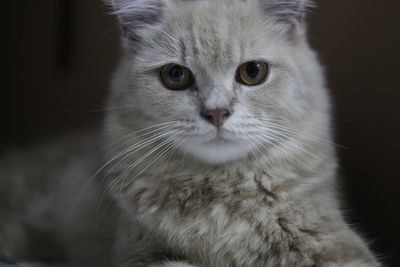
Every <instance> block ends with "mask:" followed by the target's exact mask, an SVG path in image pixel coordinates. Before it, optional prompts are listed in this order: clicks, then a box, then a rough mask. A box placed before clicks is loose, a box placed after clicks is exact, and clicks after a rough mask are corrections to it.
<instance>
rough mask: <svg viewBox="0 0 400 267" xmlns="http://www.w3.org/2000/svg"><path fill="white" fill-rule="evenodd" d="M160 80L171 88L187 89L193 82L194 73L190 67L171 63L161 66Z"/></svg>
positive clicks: (176, 89)
mask: <svg viewBox="0 0 400 267" xmlns="http://www.w3.org/2000/svg"><path fill="white" fill-rule="evenodd" d="M160 80H161V83H162V84H163V85H164V86H165V87H166V88H167V89H169V90H175V91H178V90H185V89H187V88H188V87H189V86H191V85H192V84H193V74H192V72H191V71H190V70H189V69H188V68H186V67H184V66H181V65H178V64H173V63H171V64H167V65H165V66H163V67H162V68H161V70H160Z"/></svg>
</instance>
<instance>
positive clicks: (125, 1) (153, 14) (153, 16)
mask: <svg viewBox="0 0 400 267" xmlns="http://www.w3.org/2000/svg"><path fill="white" fill-rule="evenodd" d="M104 2H105V3H106V5H108V6H109V7H110V8H111V10H112V12H111V14H113V15H116V16H117V17H118V20H119V23H120V24H121V26H122V30H123V33H124V36H125V37H127V38H129V39H132V40H136V39H137V36H136V31H137V30H138V29H140V28H143V27H145V26H146V25H151V24H155V23H157V22H158V21H159V20H160V19H161V16H162V9H163V3H162V1H161V0H104Z"/></svg>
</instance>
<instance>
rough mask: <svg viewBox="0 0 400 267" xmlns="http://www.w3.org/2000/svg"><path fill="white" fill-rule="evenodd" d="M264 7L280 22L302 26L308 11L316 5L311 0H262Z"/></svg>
mask: <svg viewBox="0 0 400 267" xmlns="http://www.w3.org/2000/svg"><path fill="white" fill-rule="evenodd" d="M261 2H262V6H263V8H264V9H265V10H266V11H267V12H268V14H271V15H272V16H274V17H275V18H276V19H277V21H278V22H282V23H285V24H289V25H292V26H293V25H294V26H296V27H298V26H302V25H303V23H304V18H305V15H306V13H307V11H308V10H309V9H310V8H312V7H314V4H313V3H312V2H311V1H309V0H261Z"/></svg>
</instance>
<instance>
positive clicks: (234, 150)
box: [181, 139, 249, 165]
mask: <svg viewBox="0 0 400 267" xmlns="http://www.w3.org/2000/svg"><path fill="white" fill-rule="evenodd" d="M181 149H182V150H184V151H185V152H187V153H189V154H191V155H192V156H194V157H195V158H197V159H199V160H201V161H203V162H205V163H208V164H212V165H217V164H223V163H227V162H232V161H236V160H239V159H241V158H244V157H246V156H247V154H248V153H249V146H248V145H246V144H245V143H236V142H231V141H227V140H224V139H216V140H212V141H208V142H199V143H188V144H186V145H184V146H183V147H181Z"/></svg>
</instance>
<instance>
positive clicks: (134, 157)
mask: <svg viewBox="0 0 400 267" xmlns="http://www.w3.org/2000/svg"><path fill="white" fill-rule="evenodd" d="M104 1H105V2H106V4H107V5H108V6H109V7H110V9H111V12H112V13H113V14H115V16H116V18H117V19H118V23H119V25H120V28H121V32H122V34H121V36H122V37H121V43H122V54H121V61H120V64H119V66H118V68H117V70H116V72H115V75H114V79H113V81H112V85H111V89H110V96H109V102H108V108H107V115H106V119H105V122H104V130H103V132H102V133H101V134H99V133H98V132H95V133H93V132H91V133H88V134H87V135H85V136H82V135H80V136H70V137H66V138H65V139H63V140H61V141H60V140H58V141H55V142H49V144H45V145H39V146H36V147H34V148H32V149H28V150H27V151H22V152H13V153H11V154H9V155H7V156H6V157H3V158H2V159H1V160H0V163H1V164H0V175H1V177H2V179H0V219H1V220H0V261H7V262H19V261H21V260H28V261H38V260H39V261H44V260H47V261H53V262H57V263H59V262H63V261H64V262H68V263H69V264H70V265H71V264H72V266H109V265H112V266H164V267H167V266H170V267H172V266H174V267H179V266H180V267H184V266H185V267H188V266H379V263H378V261H377V259H376V257H375V256H374V255H373V254H372V252H371V251H370V250H369V248H368V246H367V244H366V242H365V241H364V240H362V238H361V237H360V236H359V235H358V234H357V233H356V232H355V231H354V230H352V229H351V228H350V227H349V226H348V225H347V224H346V222H345V221H344V219H343V215H342V213H341V211H340V206H339V200H338V196H337V193H336V176H337V175H336V168H337V160H336V155H335V145H334V144H333V142H332V134H331V125H330V124H331V121H330V120H331V119H330V113H331V111H330V110H331V107H330V100H329V96H328V93H327V89H326V87H325V81H324V77H323V71H322V68H321V66H320V64H319V62H318V60H317V57H316V55H315V53H314V52H313V50H312V49H311V48H310V47H309V45H308V42H307V38H306V24H305V21H304V15H305V13H306V10H307V9H308V8H309V7H311V6H312V3H311V2H309V1H306V0H191V1H189V0H104ZM103 147H105V148H104V150H102V149H100V148H103ZM99 151H102V153H104V155H103V156H94V155H93V154H94V153H96V152H99ZM96 155H98V154H96ZM100 158H104V159H105V160H106V161H105V163H104V164H103V165H102V167H99V166H98V165H99V163H100V161H101V160H100ZM39 166H42V168H40V167H39ZM96 169H97V170H98V171H97V172H96V171H95V170H96ZM93 172H95V173H94V174H93ZM105 193H109V194H110V198H111V199H108V196H107V195H106V194H105ZM101 200H103V201H101ZM98 202H105V204H107V205H106V206H105V207H102V208H100V209H98V206H99V203H98ZM109 204H110V205H109ZM116 220H117V221H116ZM110 254H113V256H111V255H110ZM110 257H112V259H110Z"/></svg>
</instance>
